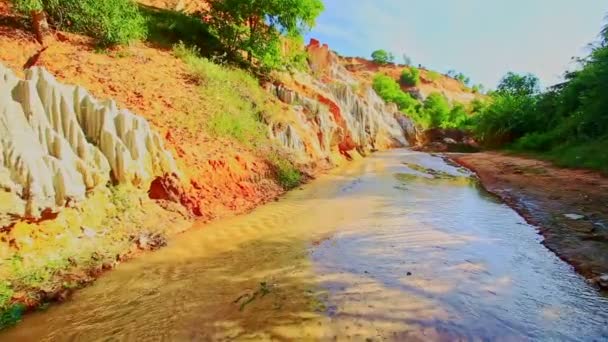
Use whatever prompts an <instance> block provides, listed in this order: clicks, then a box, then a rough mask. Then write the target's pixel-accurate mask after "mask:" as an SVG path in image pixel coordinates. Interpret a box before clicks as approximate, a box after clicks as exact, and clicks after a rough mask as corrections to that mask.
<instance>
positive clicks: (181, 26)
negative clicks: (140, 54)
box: [140, 5, 222, 57]
mask: <svg viewBox="0 0 608 342" xmlns="http://www.w3.org/2000/svg"><path fill="white" fill-rule="evenodd" d="M140 11H141V13H142V15H143V16H144V17H145V20H146V25H147V31H148V40H149V41H151V42H154V43H155V44H159V45H162V46H165V47H171V46H173V45H175V44H177V43H178V42H183V43H184V44H186V45H188V46H196V47H197V48H198V49H199V50H200V51H201V52H202V53H204V55H205V56H209V57H211V56H217V55H220V54H221V53H222V47H221V44H220V42H219V41H218V39H217V38H216V37H215V36H213V35H212V34H211V33H210V32H209V25H208V24H206V23H205V22H204V21H203V20H202V18H201V17H200V16H196V15H189V14H186V13H183V12H177V11H171V10H166V9H160V8H156V7H148V6H144V5H140Z"/></svg>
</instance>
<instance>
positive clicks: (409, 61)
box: [403, 54, 412, 66]
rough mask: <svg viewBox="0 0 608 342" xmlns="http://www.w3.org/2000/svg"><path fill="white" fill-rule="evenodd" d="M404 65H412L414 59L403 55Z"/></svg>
mask: <svg viewBox="0 0 608 342" xmlns="http://www.w3.org/2000/svg"><path fill="white" fill-rule="evenodd" d="M403 64H405V65H406V66H410V65H412V59H411V58H410V56H408V55H406V54H403Z"/></svg>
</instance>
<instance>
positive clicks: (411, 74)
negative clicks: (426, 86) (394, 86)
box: [400, 67, 420, 87]
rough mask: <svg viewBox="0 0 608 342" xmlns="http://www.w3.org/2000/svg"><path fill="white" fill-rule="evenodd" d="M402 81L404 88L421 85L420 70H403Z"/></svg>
mask: <svg viewBox="0 0 608 342" xmlns="http://www.w3.org/2000/svg"><path fill="white" fill-rule="evenodd" d="M400 80H401V84H403V85H404V86H408V87H415V86H417V85H418V84H419V83H420V70H419V69H418V68H416V67H409V68H406V69H403V71H402V72H401V79H400Z"/></svg>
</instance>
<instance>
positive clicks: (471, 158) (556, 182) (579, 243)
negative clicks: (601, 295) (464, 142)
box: [453, 152, 608, 279]
mask: <svg viewBox="0 0 608 342" xmlns="http://www.w3.org/2000/svg"><path fill="white" fill-rule="evenodd" d="M453 159H454V161H456V162H457V163H458V164H460V165H462V166H464V167H467V168H469V169H471V170H473V171H475V172H476V173H477V175H478V176H479V178H480V180H481V182H482V184H483V186H484V187H485V188H486V189H487V190H488V191H489V192H491V193H493V194H495V195H497V196H498V197H500V198H501V199H502V200H503V201H505V202H506V203H507V204H509V205H510V206H511V207H513V208H514V209H515V210H517V211H518V212H519V213H520V214H521V215H522V216H523V217H524V218H526V220H527V221H528V222H529V223H531V224H533V225H535V226H537V227H539V229H540V232H541V233H542V235H543V236H544V237H545V240H544V244H545V245H546V246H547V247H548V248H549V249H550V250H552V251H554V252H555V253H556V254H557V255H558V256H560V257H561V258H562V259H564V260H565V261H566V262H568V263H570V264H572V265H573V266H574V267H575V268H576V270H577V271H578V272H580V273H581V274H582V275H583V276H585V277H587V278H589V279H593V278H595V277H598V276H599V275H602V274H608V178H606V177H604V176H602V175H601V174H599V173H597V172H594V171H586V170H573V169H562V168H557V167H555V166H552V165H551V164H550V163H547V162H543V161H539V160H534V159H528V158H523V157H516V156H510V155H505V154H500V153H490V152H484V153H477V154H470V155H464V156H457V157H453ZM570 214H575V215H580V216H581V217H574V219H573V218H568V217H566V216H565V215H570Z"/></svg>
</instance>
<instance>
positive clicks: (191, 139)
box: [0, 1, 282, 220]
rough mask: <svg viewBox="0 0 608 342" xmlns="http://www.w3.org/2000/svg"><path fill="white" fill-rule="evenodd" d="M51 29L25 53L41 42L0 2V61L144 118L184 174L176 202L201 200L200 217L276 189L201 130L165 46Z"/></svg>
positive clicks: (196, 100)
mask: <svg viewBox="0 0 608 342" xmlns="http://www.w3.org/2000/svg"><path fill="white" fill-rule="evenodd" d="M156 2H158V1H156ZM156 2H155V1H147V3H149V4H152V5H154V4H156V5H158V4H157V3H156ZM161 2H163V3H165V2H166V3H169V2H171V1H161ZM173 2H175V3H176V5H177V4H178V3H179V2H180V1H173ZM173 2H171V3H173ZM186 3H190V2H186ZM169 5H171V4H169ZM53 36H54V39H50V43H48V48H47V49H46V51H44V52H43V53H42V54H40V55H39V56H38V57H37V58H32V57H33V56H35V55H36V54H37V53H38V52H39V51H40V49H41V46H40V45H39V44H38V43H37V42H36V40H35V38H34V36H33V35H32V34H31V33H30V32H29V31H28V30H26V29H25V28H23V27H22V26H21V24H20V22H19V20H17V18H16V17H15V16H14V15H13V14H11V11H10V8H9V5H8V4H7V2H4V1H3V2H0V63H2V64H4V65H5V66H8V67H10V68H11V69H12V70H13V71H14V72H15V73H17V74H18V75H19V76H23V67H24V66H25V65H26V64H28V63H27V62H28V60H29V64H34V65H37V66H42V67H45V68H46V69H48V70H49V71H50V72H51V73H52V74H53V75H55V77H56V78H57V79H58V80H59V81H61V82H64V83H68V84H78V85H81V86H83V87H85V88H86V89H87V90H88V91H89V92H91V93H92V94H93V95H94V96H96V97H98V98H102V99H105V98H112V99H114V100H115V101H116V102H117V103H118V105H119V106H120V107H122V108H127V109H129V110H131V111H133V112H134V113H137V114H139V115H142V116H144V117H145V118H147V119H148V120H149V121H150V123H151V124H152V126H153V127H154V128H155V129H156V130H157V131H158V132H160V133H161V134H162V135H163V136H165V138H166V139H165V140H166V143H167V146H168V147H169V149H171V150H172V151H173V153H174V155H175V156H176V157H177V160H178V163H179V166H180V168H181V169H182V170H183V171H184V172H185V173H186V175H187V176H188V178H190V179H191V186H190V187H189V189H188V190H187V191H188V194H187V197H188V199H187V200H184V201H183V202H187V203H191V205H190V206H191V208H190V209H191V210H192V211H193V212H196V211H197V208H202V217H203V219H207V220H208V219H213V218H217V217H221V216H227V215H231V214H233V213H241V212H245V211H248V210H250V209H252V208H254V207H255V206H257V205H259V204H260V203H263V202H266V201H268V200H271V199H274V198H275V197H276V196H277V195H278V194H280V193H281V192H282V189H281V188H280V187H279V186H278V185H277V184H276V183H275V182H272V181H271V180H270V179H269V178H270V177H269V175H270V174H271V172H272V170H271V169H270V166H269V165H268V164H267V162H266V161H265V160H264V159H263V158H262V157H260V156H259V155H258V153H256V152H255V151H253V150H252V149H251V148H248V147H245V146H242V145H239V144H238V143H235V142H232V141H228V140H218V139H214V138H212V137H210V136H209V135H208V134H207V133H206V132H205V130H204V129H203V123H204V122H205V117H206V115H207V114H206V113H205V110H204V108H205V104H204V103H203V102H202V99H201V96H199V95H198V93H197V92H198V90H197V84H196V82H194V81H193V80H192V77H191V76H190V74H189V72H188V69H187V67H186V65H185V64H184V63H183V62H182V61H181V60H179V59H178V58H176V57H175V56H173V55H172V52H171V51H170V50H166V49H160V48H158V47H155V46H151V45H147V44H144V43H138V44H134V45H132V46H129V47H124V48H120V49H116V50H112V51H107V52H99V51H96V50H95V47H94V45H93V43H92V41H91V40H90V39H89V38H86V37H83V36H80V35H75V34H70V33H64V32H55V33H53ZM180 196H184V195H183V194H181V195H180Z"/></svg>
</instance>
